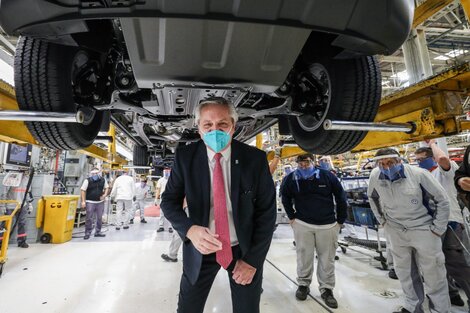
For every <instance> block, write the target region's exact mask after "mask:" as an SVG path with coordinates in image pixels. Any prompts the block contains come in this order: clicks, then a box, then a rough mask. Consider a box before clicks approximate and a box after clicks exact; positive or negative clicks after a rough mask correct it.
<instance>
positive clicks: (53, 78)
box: [14, 37, 103, 150]
mask: <svg viewBox="0 0 470 313" xmlns="http://www.w3.org/2000/svg"><path fill="white" fill-rule="evenodd" d="M96 58H97V56H95V55H94V54H92V53H91V52H90V53H89V52H87V51H85V50H82V49H79V48H76V47H69V46H64V45H58V44H53V43H50V42H46V41H43V40H40V39H34V38H29V37H21V38H20V39H19V41H18V45H17V48H16V54H15V64H14V68H15V89H16V98H17V101H18V106H19V108H20V110H28V111H51V112H73V113H75V112H77V111H78V109H79V108H80V109H81V110H82V111H84V112H86V116H87V117H86V122H85V124H78V123H57V122H26V125H27V127H28V129H29V131H30V132H31V134H32V135H33V137H34V138H35V139H36V140H37V141H38V142H40V143H41V144H43V145H45V146H47V147H49V148H52V149H60V150H76V149H82V148H85V147H88V146H90V145H91V144H92V143H93V141H94V139H95V138H96V136H97V135H98V132H99V130H100V128H101V126H102V120H103V112H100V111H96V110H94V109H92V108H91V107H90V104H92V103H93V99H95V100H97V97H98V98H99V97H100V96H99V95H98V94H97V93H95V89H96V85H97V84H99V76H100V65H99V62H98V61H96Z"/></svg>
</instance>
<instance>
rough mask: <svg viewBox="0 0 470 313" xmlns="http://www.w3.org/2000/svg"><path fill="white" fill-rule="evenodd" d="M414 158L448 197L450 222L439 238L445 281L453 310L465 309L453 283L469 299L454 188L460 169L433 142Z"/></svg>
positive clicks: (468, 273) (468, 268)
mask: <svg viewBox="0 0 470 313" xmlns="http://www.w3.org/2000/svg"><path fill="white" fill-rule="evenodd" d="M415 157H416V161H417V162H418V165H419V167H421V168H424V169H425V170H428V171H429V172H431V174H432V175H433V176H434V177H435V178H436V179H437V181H438V182H439V183H440V184H441V186H442V187H443V188H444V189H445V190H446V191H447V194H448V196H449V203H450V214H449V222H448V224H447V231H446V232H445V234H444V236H443V237H442V249H443V251H444V255H445V258H446V269H447V274H448V278H452V279H449V296H450V302H451V304H453V305H456V306H464V305H465V303H464V301H463V300H462V298H461V297H460V294H459V289H458V288H457V287H456V286H455V283H454V280H455V281H456V282H457V283H458V284H459V285H460V286H461V287H462V289H463V290H464V291H465V294H466V295H467V299H470V266H468V265H467V264H466V262H465V255H464V252H465V251H464V249H463V248H462V246H461V244H460V243H461V242H462V241H463V236H464V226H463V223H464V220H463V216H462V210H461V209H460V205H459V203H458V201H457V189H456V188H455V185H454V176H455V172H456V171H457V170H458V168H459V166H458V165H457V164H456V163H455V162H454V161H451V160H450V159H449V157H448V156H447V155H446V154H445V153H444V151H442V150H441V149H440V148H439V146H438V145H437V142H436V141H435V140H430V141H428V147H421V148H418V149H417V150H416V151H415Z"/></svg>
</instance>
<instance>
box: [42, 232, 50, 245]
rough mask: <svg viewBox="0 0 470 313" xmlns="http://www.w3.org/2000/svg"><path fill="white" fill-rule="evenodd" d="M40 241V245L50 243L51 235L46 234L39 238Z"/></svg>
mask: <svg viewBox="0 0 470 313" xmlns="http://www.w3.org/2000/svg"><path fill="white" fill-rule="evenodd" d="M40 240H41V243H50V242H51V240H52V236H51V234H48V233H46V234H43V235H42V236H41V238H40Z"/></svg>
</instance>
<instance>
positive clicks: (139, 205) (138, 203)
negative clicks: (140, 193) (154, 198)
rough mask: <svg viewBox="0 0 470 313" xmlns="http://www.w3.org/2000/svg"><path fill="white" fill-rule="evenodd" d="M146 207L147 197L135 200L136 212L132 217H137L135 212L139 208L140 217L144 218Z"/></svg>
mask: <svg viewBox="0 0 470 313" xmlns="http://www.w3.org/2000/svg"><path fill="white" fill-rule="evenodd" d="M144 208H145V199H137V200H136V201H135V202H134V212H133V214H132V216H131V219H133V218H134V217H135V212H137V210H139V213H140V219H141V220H143V219H144V218H145V217H144Z"/></svg>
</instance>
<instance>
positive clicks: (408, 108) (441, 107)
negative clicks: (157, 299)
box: [353, 63, 470, 152]
mask: <svg viewBox="0 0 470 313" xmlns="http://www.w3.org/2000/svg"><path fill="white" fill-rule="evenodd" d="M469 88H470V63H465V64H463V65H460V66H457V67H454V68H451V69H449V70H447V71H445V72H443V73H441V74H438V75H435V76H433V77H431V78H429V79H426V80H424V81H421V82H419V83H417V84H414V85H412V86H410V87H407V88H405V89H403V90H400V91H398V92H396V93H394V94H392V95H390V96H387V97H384V98H383V99H382V100H381V103H380V107H379V111H378V113H377V115H376V117H375V119H374V122H395V123H408V122H413V123H414V124H415V125H416V130H415V131H414V132H413V133H411V134H408V133H398V132H397V133H389V132H369V133H368V134H367V136H366V137H365V138H364V140H363V141H362V142H361V143H360V144H359V145H358V146H356V147H355V148H354V149H353V152H359V151H368V150H375V149H379V148H383V147H389V146H397V145H401V144H406V143H411V142H418V141H422V140H425V139H432V138H437V137H443V136H450V135H455V134H457V133H459V132H461V131H462V130H467V129H470V121H465V120H458V119H457V117H458V116H461V115H462V114H463V109H462V103H461V97H462V96H468V95H470V89H469Z"/></svg>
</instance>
